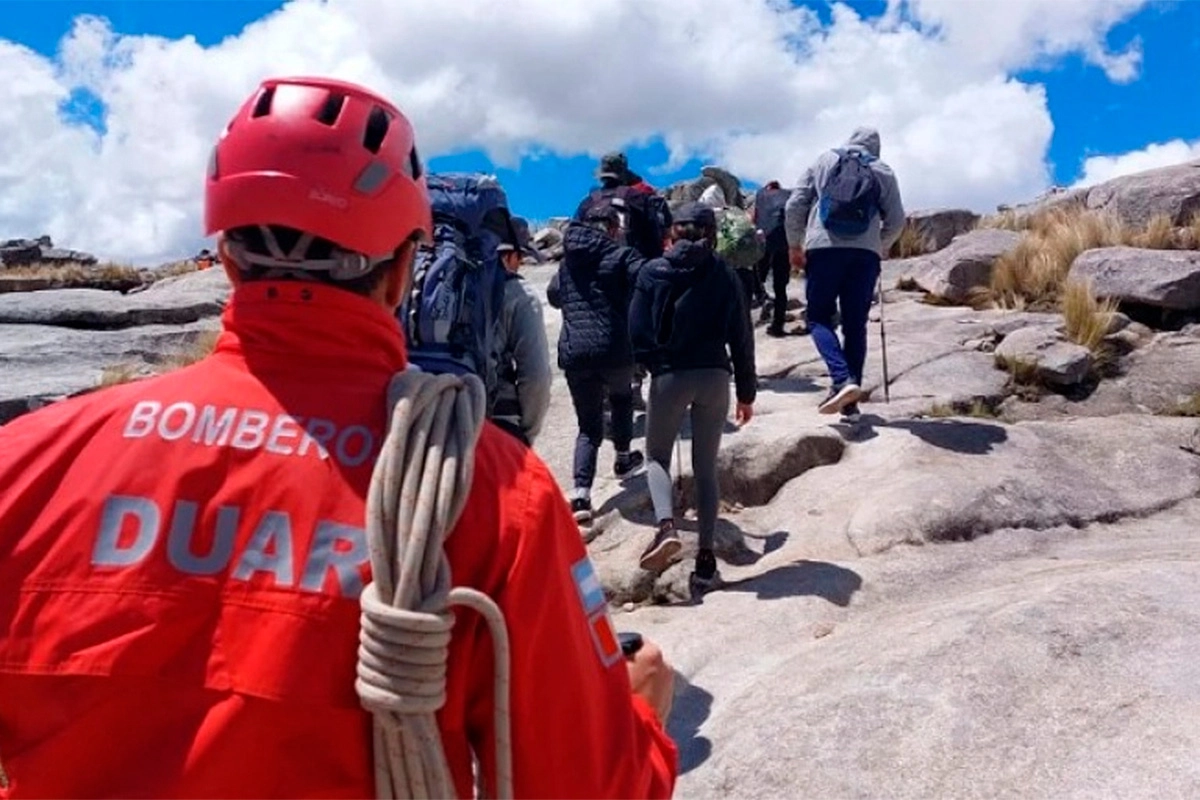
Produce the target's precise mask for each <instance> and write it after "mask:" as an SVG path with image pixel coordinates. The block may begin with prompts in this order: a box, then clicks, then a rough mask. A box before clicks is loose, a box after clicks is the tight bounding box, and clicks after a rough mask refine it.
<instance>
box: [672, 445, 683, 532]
mask: <svg viewBox="0 0 1200 800" xmlns="http://www.w3.org/2000/svg"><path fill="white" fill-rule="evenodd" d="M672 472H674V473H675V474H674V475H672V476H671V485H672V487H673V489H672V491H673V492H674V493H675V512H676V513H677V514H683V444H682V439H681V437H680V436H679V434H678V432H676V434H675V469H674V470H672Z"/></svg>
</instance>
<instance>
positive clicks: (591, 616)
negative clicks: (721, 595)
mask: <svg viewBox="0 0 1200 800" xmlns="http://www.w3.org/2000/svg"><path fill="white" fill-rule="evenodd" d="M525 470H527V471H528V472H526V473H525V474H524V475H523V476H522V480H527V481H528V485H529V491H528V493H527V494H526V495H525V499H526V502H525V503H524V504H523V508H522V509H521V510H520V511H519V512H518V517H517V518H518V519H519V520H522V521H523V522H522V523H521V524H520V526H519V528H517V529H515V530H509V531H505V532H503V533H502V537H504V538H505V539H507V541H503V540H502V542H501V549H502V550H503V551H506V552H509V553H511V554H512V555H511V559H512V560H511V563H510V565H509V566H508V567H507V569H506V572H505V574H504V576H503V588H502V590H501V593H500V594H499V595H498V598H500V600H501V605H502V607H503V610H504V614H505V617H506V618H507V620H508V630H509V636H510V642H511V654H512V676H513V677H512V692H511V700H510V715H509V716H510V719H511V720H512V743H513V776H514V787H513V788H514V793H515V795H516V796H517V797H621V798H660V797H661V798H666V797H670V796H671V793H672V791H673V789H674V785H675V778H676V774H677V771H678V750H677V749H676V747H675V744H674V742H672V741H671V739H670V737H669V736H668V735H667V733H666V731H665V729H664V727H663V722H662V721H661V720H660V719H659V718H658V713H657V712H656V710H655V709H654V707H653V704H654V703H655V702H657V700H659V699H661V697H662V695H663V694H664V691H665V690H667V689H669V681H670V675H669V673H668V674H665V675H660V677H659V680H658V681H657V682H656V685H655V687H654V690H651V688H650V687H644V688H643V694H635V693H633V691H632V687H631V683H630V674H629V667H628V666H627V665H626V661H625V659H624V658H623V656H622V654H621V652H620V645H619V643H618V642H617V641H616V631H615V629H614V627H613V625H612V621H611V619H610V617H609V615H608V609H607V601H606V599H605V596H604V590H603V588H602V587H601V585H600V583H599V581H598V580H597V579H596V576H595V572H594V571H593V570H592V565H591V562H590V561H589V559H588V557H587V551H586V549H585V548H584V545H583V542H582V540H581V539H580V538H579V527H578V525H577V524H576V523H575V520H574V519H573V518H572V516H571V512H570V509H569V508H568V507H567V504H566V501H565V500H564V499H563V495H562V491H561V490H560V489H559V488H558V485H557V484H556V483H555V481H554V478H553V476H552V475H551V474H550V471H549V469H547V468H546V466H545V465H544V464H543V463H542V462H541V460H540V459H538V458H537V456H536V455H534V454H532V453H530V454H529V455H528V456H527V457H526V460H525ZM479 660H480V661H481V662H485V663H482V664H481V665H480V666H479V667H478V670H479V673H478V675H477V677H476V678H475V680H477V681H481V682H482V683H483V685H485V686H487V685H490V681H491V669H490V667H491V665H490V659H479ZM472 668H473V669H475V667H474V665H473V667H472ZM639 683H641V681H639ZM643 695H644V696H643ZM488 711H489V712H490V709H488ZM477 724H478V725H479V729H480V730H482V731H483V742H482V745H483V746H482V748H481V753H482V755H483V757H484V766H485V774H488V775H493V774H494V763H492V758H491V753H492V751H493V750H492V747H493V740H492V739H491V733H490V731H491V720H490V719H489V718H487V714H484V715H482V717H481V718H480V719H479V720H478V723H477Z"/></svg>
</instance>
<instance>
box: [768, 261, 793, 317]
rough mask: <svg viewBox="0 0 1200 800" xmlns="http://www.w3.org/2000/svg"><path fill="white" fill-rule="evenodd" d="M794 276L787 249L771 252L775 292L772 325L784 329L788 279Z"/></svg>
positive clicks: (772, 282) (772, 278) (772, 286)
mask: <svg viewBox="0 0 1200 800" xmlns="http://www.w3.org/2000/svg"><path fill="white" fill-rule="evenodd" d="M791 277H792V265H791V264H789V263H788V256H787V251H786V250H777V251H774V252H772V253H771V288H772V291H774V292H775V308H774V316H773V317H772V321H771V327H772V328H779V329H780V330H783V323H784V321H785V320H786V319H787V304H788V293H787V285H788V280H789V279H790V278H791Z"/></svg>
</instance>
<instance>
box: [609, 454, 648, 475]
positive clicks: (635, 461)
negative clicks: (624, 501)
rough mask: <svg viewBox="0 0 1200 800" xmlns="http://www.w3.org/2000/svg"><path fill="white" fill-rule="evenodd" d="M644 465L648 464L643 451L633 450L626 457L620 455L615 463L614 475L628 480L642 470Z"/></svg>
mask: <svg viewBox="0 0 1200 800" xmlns="http://www.w3.org/2000/svg"><path fill="white" fill-rule="evenodd" d="M644 463H646V459H645V457H644V456H643V455H642V451H641V450H633V451H631V452H629V453H627V454H625V456H624V457H622V456H621V455H618V456H617V460H616V461H614V462H613V474H614V475H616V476H617V477H618V478H628V477H629V476H630V475H632V474H633V473H635V472H637V471H638V470H639V469H641V466H642V464H644Z"/></svg>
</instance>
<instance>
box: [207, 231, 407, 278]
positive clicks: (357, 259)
mask: <svg viewBox="0 0 1200 800" xmlns="http://www.w3.org/2000/svg"><path fill="white" fill-rule="evenodd" d="M258 229H259V231H261V233H262V237H263V243H264V244H265V245H266V246H267V250H269V251H270V254H269V255H268V254H264V253H255V252H253V251H251V250H250V249H249V248H247V247H246V245H245V243H243V242H240V241H238V240H236V239H228V247H229V255H230V256H231V257H232V258H233V260H234V261H236V262H237V263H238V264H239V265H241V266H245V267H250V266H255V267H267V268H269V269H272V270H282V271H285V272H288V273H300V274H303V273H306V272H328V273H329V277H330V278H331V279H333V280H335V281H348V280H354V279H355V278H361V277H362V276H363V275H366V274H367V273H368V272H370V271H371V270H373V269H375V268H376V267H377V266H379V265H380V264H382V263H384V262H385V261H388V260H389V259H390V258H391V255H386V256H380V257H378V258H374V259H372V258H368V257H367V256H365V255H363V254H362V253H352V252H350V251H349V250H342V249H341V248H337V247H335V248H334V249H333V257H332V258H308V257H307V254H308V248H309V247H310V246H311V245H312V243H313V239H315V238H316V237H315V236H313V235H312V234H311V233H303V234H301V235H300V238H299V239H297V240H296V244H295V245H293V246H292V249H291V250H290V251H288V252H286V253H285V252H284V250H283V248H282V247H280V245H279V240H278V239H277V238H276V237H275V232H274V231H273V230H271V227H270V226H269V225H259V226H258Z"/></svg>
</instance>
